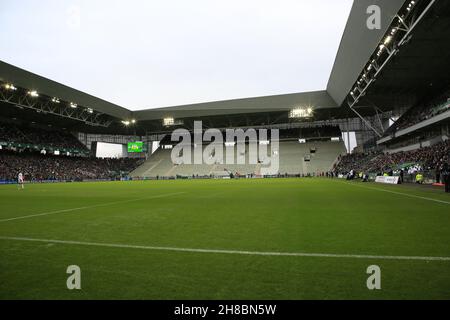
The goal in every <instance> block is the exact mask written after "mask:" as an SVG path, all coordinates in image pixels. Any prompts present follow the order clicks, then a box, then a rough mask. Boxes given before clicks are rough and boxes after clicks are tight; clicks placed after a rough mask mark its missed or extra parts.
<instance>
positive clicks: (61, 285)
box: [0, 178, 450, 300]
mask: <svg viewBox="0 0 450 320" xmlns="http://www.w3.org/2000/svg"><path fill="white" fill-rule="evenodd" d="M71 265H76V266H79V267H80V270H81V290H69V289H68V288H67V286H66V281H67V278H68V277H69V276H70V274H67V273H66V271H67V268H68V266H71ZM372 265H376V266H379V267H380V270H381V290H369V289H368V288H367V284H366V282H367V279H368V278H369V276H370V274H368V273H367V268H368V267H369V266H372ZM0 299H288V300H290V299H450V197H449V196H448V195H446V194H444V193H440V192H437V191H435V190H432V189H428V188H417V187H415V186H387V185H378V184H377V185H376V184H363V183H357V182H346V181H341V180H339V181H338V180H326V179H306V178H305V179H260V180H176V181H135V182H104V183H66V184H33V185H26V187H25V190H18V189H17V186H15V185H9V186H1V187H0Z"/></svg>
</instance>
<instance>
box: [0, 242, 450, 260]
mask: <svg viewBox="0 0 450 320" xmlns="http://www.w3.org/2000/svg"><path fill="white" fill-rule="evenodd" d="M0 240H11V241H27V242H43V243H51V244H68V245H80V246H93V247H109V248H122V249H141V250H154V251H174V252H191V253H211V254H214V253H215V254H235V255H253V256H279V257H310V258H346V259H380V260H416V261H450V257H419V256H378V255H363V254H332V253H304V252H263V251H241V250H223V249H196V248H177V247H157V246H143V245H129V244H116V243H99V242H84V241H70V240H50V239H34V238H24V237H2V236H0Z"/></svg>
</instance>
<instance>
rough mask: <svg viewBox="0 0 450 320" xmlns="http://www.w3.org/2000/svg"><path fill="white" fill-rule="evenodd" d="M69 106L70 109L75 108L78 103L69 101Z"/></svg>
mask: <svg viewBox="0 0 450 320" xmlns="http://www.w3.org/2000/svg"><path fill="white" fill-rule="evenodd" d="M70 107H71V108H72V109H75V108H76V107H78V105H77V104H76V103H73V102H71V103H70Z"/></svg>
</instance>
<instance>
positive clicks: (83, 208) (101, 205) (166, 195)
mask: <svg viewBox="0 0 450 320" xmlns="http://www.w3.org/2000/svg"><path fill="white" fill-rule="evenodd" d="M184 193H186V192H175V193H167V194H161V195H156V196H150V197H145V198H138V199H129V200H122V201H114V202H107V203H100V204H96V205H93V206H85V207H78V208H70V209H63V210H57V211H50V212H43V213H37V214H30V215H26V216H21V217H15V218H8V219H2V220H0V223H1V222H7V221H14V220H21V219H29V218H35V217H42V216H48V215H51V214H58V213H66V212H73V211H80V210H85V209H93V208H99V207H107V206H112V205H115V204H121V203H127V202H133V201H141V200H150V199H158V198H165V197H170V196H175V195H179V194H184Z"/></svg>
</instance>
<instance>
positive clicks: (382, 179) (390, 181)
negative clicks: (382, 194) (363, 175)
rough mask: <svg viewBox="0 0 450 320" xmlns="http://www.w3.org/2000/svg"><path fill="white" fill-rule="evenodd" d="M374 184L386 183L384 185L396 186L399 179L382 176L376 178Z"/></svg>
mask: <svg viewBox="0 0 450 320" xmlns="http://www.w3.org/2000/svg"><path fill="white" fill-rule="evenodd" d="M375 182H378V183H386V184H398V182H399V177H382V176H378V177H377V178H376V179H375Z"/></svg>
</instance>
